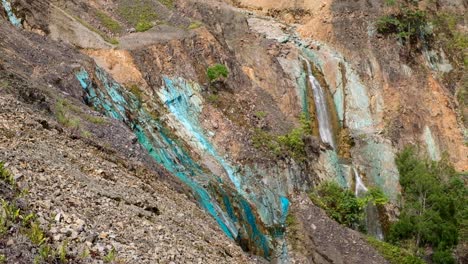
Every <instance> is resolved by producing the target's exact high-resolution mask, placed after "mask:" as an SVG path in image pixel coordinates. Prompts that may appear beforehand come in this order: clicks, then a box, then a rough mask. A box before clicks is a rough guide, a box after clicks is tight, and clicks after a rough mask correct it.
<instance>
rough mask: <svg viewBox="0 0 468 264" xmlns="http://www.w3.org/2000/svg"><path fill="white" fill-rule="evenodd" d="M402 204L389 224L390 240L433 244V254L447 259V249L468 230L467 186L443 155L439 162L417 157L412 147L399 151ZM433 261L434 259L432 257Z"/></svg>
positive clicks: (417, 244) (398, 163) (421, 244)
mask: <svg viewBox="0 0 468 264" xmlns="http://www.w3.org/2000/svg"><path fill="white" fill-rule="evenodd" d="M396 164H397V166H398V170H399V172H400V184H401V187H402V197H403V203H402V204H403V207H402V208H401V214H400V219H399V220H398V221H397V222H396V223H394V224H393V225H392V226H391V228H390V234H389V237H388V239H389V241H391V242H393V243H396V244H398V243H401V241H404V240H408V239H411V240H414V241H415V242H414V243H415V246H416V247H422V246H432V247H433V248H437V251H440V252H439V253H437V254H434V257H437V258H439V259H443V262H440V263H450V261H449V260H448V259H449V258H451V257H450V256H451V255H450V254H446V253H443V252H449V251H450V250H451V249H452V248H453V247H454V246H455V245H457V244H458V241H459V233H465V234H466V231H467V226H466V216H467V210H468V209H467V208H466V206H465V204H466V202H467V197H468V196H467V194H468V191H467V188H466V187H465V186H464V182H463V181H462V180H461V179H460V177H459V176H458V175H457V173H456V172H455V170H454V169H453V167H452V166H451V164H450V163H449V162H448V161H447V159H446V158H443V159H442V160H441V161H439V162H434V161H429V160H425V159H420V158H419V157H418V156H417V155H416V152H415V148H413V147H409V148H406V149H405V150H403V151H402V152H401V153H400V154H398V156H397V158H396ZM434 261H436V260H434Z"/></svg>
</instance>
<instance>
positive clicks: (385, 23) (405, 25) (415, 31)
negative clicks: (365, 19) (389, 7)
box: [376, 6, 429, 44]
mask: <svg viewBox="0 0 468 264" xmlns="http://www.w3.org/2000/svg"><path fill="white" fill-rule="evenodd" d="M376 26H377V32H379V33H380V34H383V35H390V34H395V35H396V36H397V38H398V39H399V40H400V41H401V42H403V43H407V44H415V43H417V42H418V41H419V40H424V38H425V36H427V35H429V32H428V29H427V28H428V21H427V14H426V12H424V11H422V10H418V9H417V8H412V7H409V6H403V7H402V8H401V9H400V10H399V11H398V12H397V13H395V14H390V15H385V16H382V17H380V18H379V19H378V20H377V24H376Z"/></svg>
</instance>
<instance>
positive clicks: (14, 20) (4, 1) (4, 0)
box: [2, 0, 21, 28]
mask: <svg viewBox="0 0 468 264" xmlns="http://www.w3.org/2000/svg"><path fill="white" fill-rule="evenodd" d="M2 5H3V8H4V9H5V12H6V13H7V16H8V19H9V20H10V23H11V24H13V26H15V27H18V28H19V27H21V19H20V18H18V17H16V15H15V13H13V8H12V7H11V4H10V3H9V2H8V1H7V0H2Z"/></svg>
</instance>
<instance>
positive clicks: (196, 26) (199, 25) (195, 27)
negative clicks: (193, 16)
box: [187, 21, 203, 29]
mask: <svg viewBox="0 0 468 264" xmlns="http://www.w3.org/2000/svg"><path fill="white" fill-rule="evenodd" d="M202 25H203V24H202V23H201V22H199V21H195V22H192V23H190V25H189V26H188V27H187V28H188V29H197V28H199V27H201V26H202Z"/></svg>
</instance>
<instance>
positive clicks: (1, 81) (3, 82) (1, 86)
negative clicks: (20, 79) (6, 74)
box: [0, 80, 10, 90]
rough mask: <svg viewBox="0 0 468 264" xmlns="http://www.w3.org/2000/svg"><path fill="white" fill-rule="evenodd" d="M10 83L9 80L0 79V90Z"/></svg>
mask: <svg viewBox="0 0 468 264" xmlns="http://www.w3.org/2000/svg"><path fill="white" fill-rule="evenodd" d="M9 85H10V82H9V81H8V80H0V90H1V89H4V88H7V87H8V86H9Z"/></svg>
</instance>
